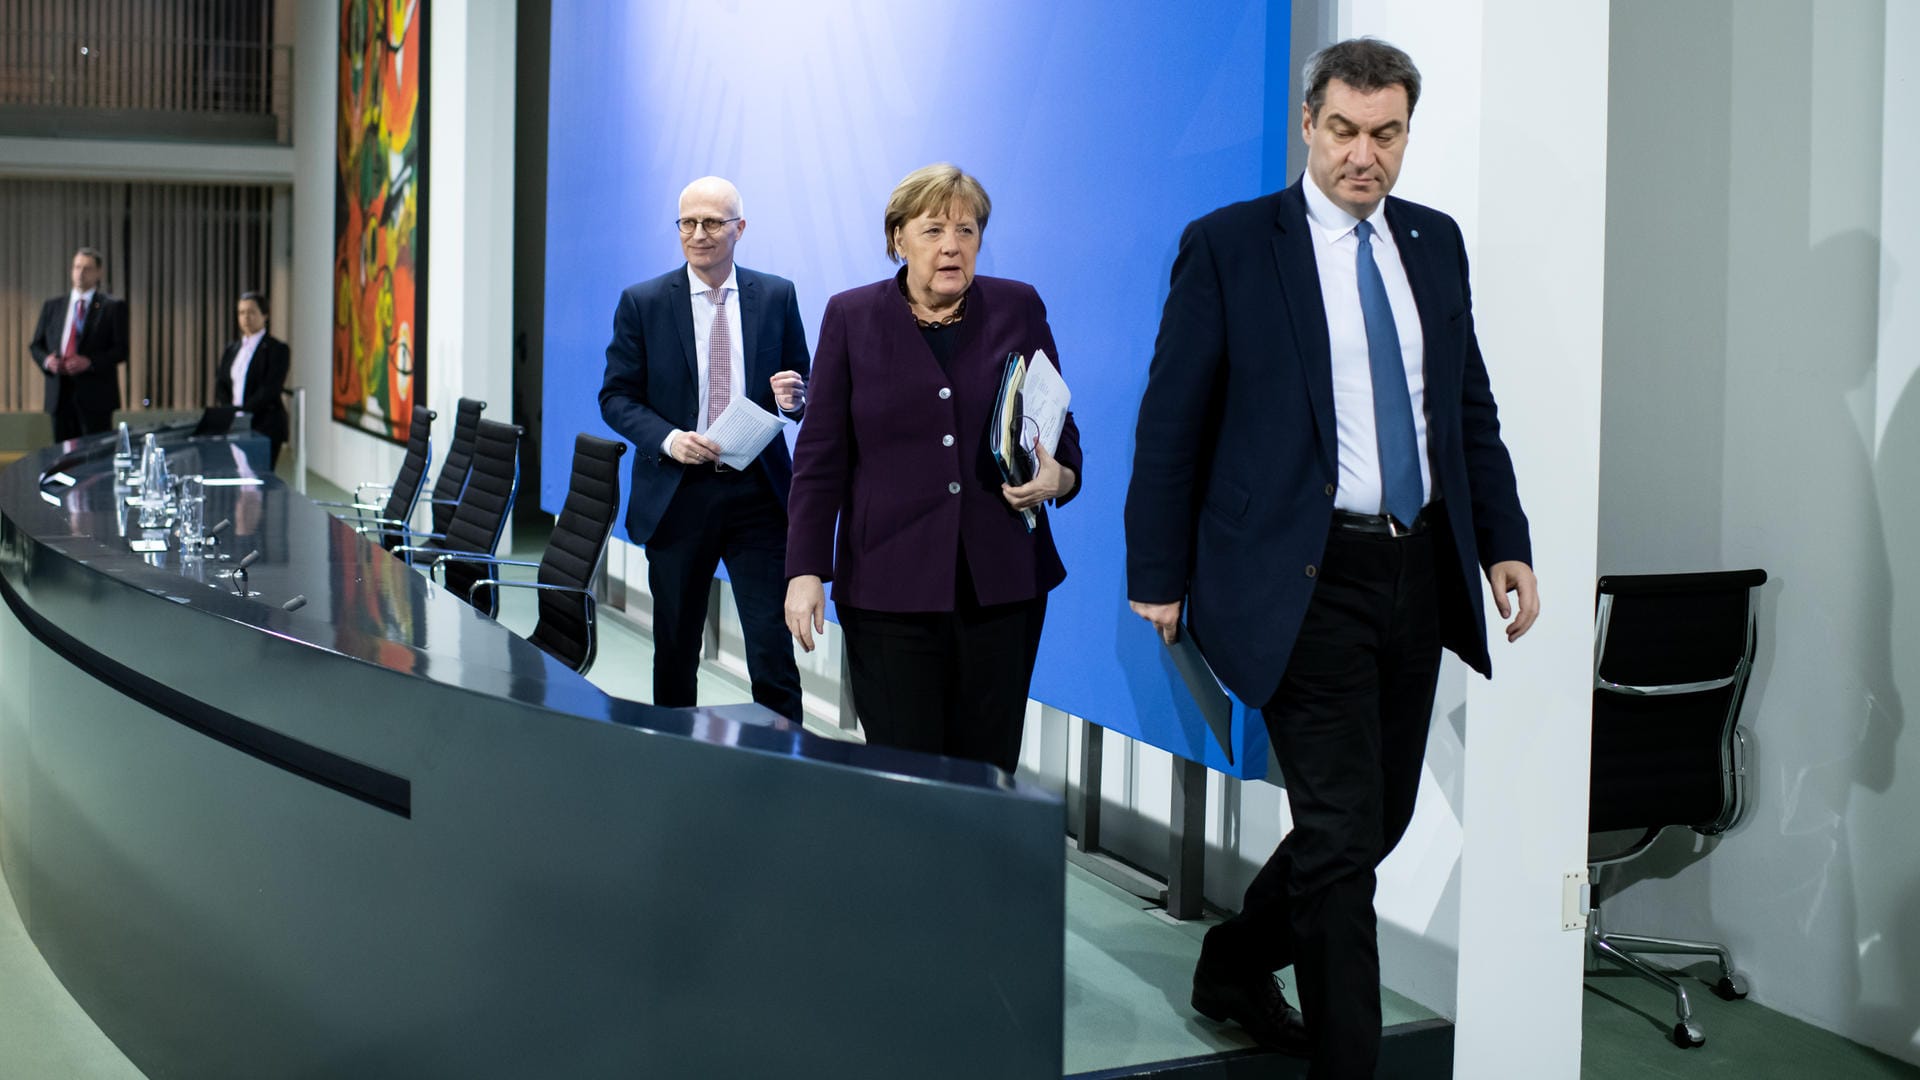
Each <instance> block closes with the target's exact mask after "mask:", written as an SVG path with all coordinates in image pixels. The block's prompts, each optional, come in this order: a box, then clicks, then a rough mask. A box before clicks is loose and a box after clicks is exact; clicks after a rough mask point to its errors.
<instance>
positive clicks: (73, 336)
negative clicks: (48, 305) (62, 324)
mask: <svg viewBox="0 0 1920 1080" xmlns="http://www.w3.org/2000/svg"><path fill="white" fill-rule="evenodd" d="M86 322H87V298H86V297H84V296H83V297H81V298H80V299H78V300H75V301H74V302H73V325H72V326H69V327H67V346H66V348H64V349H62V350H61V351H60V355H62V356H72V355H73V350H74V349H75V348H78V347H79V345H80V331H81V329H82V328H83V327H84V326H85V325H86Z"/></svg>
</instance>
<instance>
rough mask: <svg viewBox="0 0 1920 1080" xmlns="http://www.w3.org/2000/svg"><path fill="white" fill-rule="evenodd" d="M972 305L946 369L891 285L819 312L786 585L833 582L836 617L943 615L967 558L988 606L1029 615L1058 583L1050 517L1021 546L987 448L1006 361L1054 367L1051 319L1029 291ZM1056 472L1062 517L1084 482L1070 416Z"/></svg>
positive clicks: (864, 290)
mask: <svg viewBox="0 0 1920 1080" xmlns="http://www.w3.org/2000/svg"><path fill="white" fill-rule="evenodd" d="M966 303H967V313H966V318H965V319H963V320H961V321H960V323H959V324H957V325H956V326H954V327H952V328H951V332H953V333H955V334H958V335H959V336H958V338H957V339H956V341H955V344H954V355H953V359H952V361H951V364H950V366H949V367H948V368H946V369H943V368H942V367H941V366H940V361H939V360H938V359H936V358H935V357H934V355H933V350H932V349H930V348H928V347H927V343H926V340H925V339H924V338H923V337H922V336H921V332H920V328H919V325H918V324H917V323H916V322H915V321H914V318H913V312H912V311H911V310H910V309H909V308H908V307H907V302H906V299H905V298H904V297H903V296H901V295H900V286H899V278H898V277H891V278H887V279H886V280H884V281H877V282H874V283H873V284H871V285H862V286H861V287H859V288H857V289H849V290H847V291H846V292H843V293H841V294H839V295H838V296H835V297H834V298H833V299H831V300H829V301H827V312H826V315H825V316H823V317H822V318H821V320H820V352H819V356H818V358H817V359H818V363H816V364H815V366H814V378H813V386H812V388H811V390H810V391H809V400H808V409H809V412H808V413H807V422H806V423H805V424H803V425H802V426H801V428H800V438H799V441H798V442H796V443H795V444H794V453H795V456H796V461H795V463H794V476H793V503H792V506H791V507H790V514H789V517H790V524H789V525H788V532H787V576H788V577H789V578H793V577H798V576H800V575H802V574H815V575H818V576H819V577H820V578H821V579H822V580H830V581H832V582H833V583H834V586H833V598H834V600H835V602H837V603H844V604H851V605H853V606H854V607H860V608H869V609H872V610H875V611H896V612H912V611H920V612H925V611H952V610H953V609H954V606H955V605H954V591H955V590H954V586H955V572H956V570H957V569H958V567H959V565H960V562H959V558H960V550H961V548H962V545H963V542H964V548H965V551H966V555H967V568H968V572H969V573H970V574H971V575H972V577H973V587H974V592H975V594H976V595H977V597H978V598H979V600H980V602H981V603H982V604H1005V603H1012V602H1013V601H1016V600H1031V599H1033V598H1034V597H1036V596H1041V595H1044V594H1045V593H1046V592H1047V591H1048V590H1049V589H1052V588H1053V587H1054V586H1055V585H1058V584H1060V582H1061V580H1062V579H1064V578H1065V577H1066V570H1065V568H1064V567H1063V566H1062V565H1061V563H1060V555H1059V552H1058V551H1056V550H1055V548H1054V546H1053V533H1052V529H1051V526H1050V525H1049V524H1048V521H1047V515H1046V512H1045V509H1044V508H1042V509H1041V510H1040V514H1039V518H1040V522H1039V527H1038V528H1037V529H1035V531H1033V532H1032V533H1028V532H1027V529H1026V526H1025V525H1023V524H1021V522H1020V518H1019V516H1018V515H1017V514H1015V513H1014V511H1013V509H1012V508H1011V507H1009V506H1008V505H1007V502H1006V500H1005V499H1004V498H1003V497H1002V496H1001V494H1000V484H1001V478H1000V475H999V473H998V471H997V470H996V469H995V467H994V465H993V461H992V459H991V458H990V457H989V456H988V454H987V451H986V449H985V448H984V445H983V444H984V443H985V440H986V437H987V429H988V425H989V423H990V418H991V415H992V413H993V403H994V398H995V397H996V396H998V393H999V390H1000V379H1001V375H1002V373H1003V372H1004V370H1005V367H1006V360H1007V354H1008V353H1010V352H1018V353H1023V354H1025V355H1027V356H1032V355H1033V352H1034V350H1036V349H1045V350H1046V351H1047V356H1048V357H1050V358H1052V359H1053V361H1054V362H1055V364H1056V365H1057V364H1058V363H1059V360H1060V353H1059V349H1058V348H1057V347H1056V346H1055V345H1054V343H1053V330H1052V329H1051V328H1050V327H1048V325H1047V309H1046V305H1044V304H1042V303H1041V302H1040V294H1039V293H1037V292H1035V291H1034V288H1033V286H1031V285H1028V284H1025V283H1023V282H1019V281H1009V280H1007V279H1005V278H991V277H975V278H974V279H973V285H972V287H971V288H970V289H969V290H968V292H967V301H966ZM946 332H948V331H942V333H946ZM1064 370H1065V369H1062V373H1063V374H1064ZM1056 456H1057V457H1058V459H1059V461H1060V463H1061V464H1062V465H1065V466H1066V467H1067V468H1070V469H1072V470H1073V471H1074V474H1075V477H1076V479H1075V481H1074V483H1075V487H1074V490H1073V491H1069V492H1068V493H1067V494H1065V495H1063V496H1061V497H1060V498H1059V499H1058V500H1056V504H1060V503H1065V502H1066V501H1067V500H1069V499H1071V498H1072V497H1073V496H1074V495H1075V494H1076V493H1078V491H1079V486H1080V478H1082V476H1083V474H1082V470H1081V460H1080V429H1079V428H1078V427H1076V426H1075V425H1074V422H1073V416H1072V414H1071V413H1069V414H1068V416H1067V423H1066V426H1065V429H1064V430H1063V431H1062V432H1061V433H1060V448H1059V450H1058V451H1057V455H1056ZM836 519H837V520H838V522H839V530H838V536H839V538H838V542H837V545H836V541H835V529H834V523H835V521H836Z"/></svg>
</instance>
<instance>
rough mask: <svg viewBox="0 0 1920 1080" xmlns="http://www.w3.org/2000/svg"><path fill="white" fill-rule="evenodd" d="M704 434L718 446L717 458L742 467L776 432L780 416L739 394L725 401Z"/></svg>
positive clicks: (749, 463) (755, 456)
mask: <svg viewBox="0 0 1920 1080" xmlns="http://www.w3.org/2000/svg"><path fill="white" fill-rule="evenodd" d="M706 434H707V438H709V439H712V440H713V441H714V442H716V443H718V444H719V445H720V460H721V461H724V462H726V463H727V464H728V465H731V466H733V467H734V468H736V469H745V468H746V467H748V466H749V465H752V464H753V459H754V458H757V457H759V456H760V451H762V450H765V449H766V448H767V444H768V443H770V442H772V441H773V439H774V436H776V435H778V434H780V418H779V417H778V416H775V415H773V414H772V413H770V412H768V411H767V410H765V409H763V408H761V407H760V406H758V405H755V404H754V403H753V400H752V399H751V398H749V397H747V396H746V395H744V394H742V395H741V396H739V397H737V398H734V399H733V400H732V401H729V402H727V407H726V408H724V409H722V410H720V415H719V417H717V418H716V419H715V420H714V421H713V424H712V425H711V426H709V427H708V428H707V432H706Z"/></svg>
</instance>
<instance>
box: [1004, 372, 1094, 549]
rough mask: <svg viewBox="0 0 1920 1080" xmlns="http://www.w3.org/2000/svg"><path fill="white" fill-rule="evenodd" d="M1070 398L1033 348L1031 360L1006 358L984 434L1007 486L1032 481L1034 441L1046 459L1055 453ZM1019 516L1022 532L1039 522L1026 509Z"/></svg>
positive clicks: (1063, 384) (1064, 385)
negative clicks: (1023, 528) (988, 428)
mask: <svg viewBox="0 0 1920 1080" xmlns="http://www.w3.org/2000/svg"><path fill="white" fill-rule="evenodd" d="M1072 400H1073V395H1072V394H1071V393H1069V392H1068V390H1067V383H1066V380H1064V379H1062V378H1061V377H1060V372H1059V370H1058V369H1056V368H1055V367H1054V366H1053V361H1052V360H1050V359H1048V358H1047V353H1046V350H1044V349H1036V350H1034V353H1033V359H1032V361H1028V359H1027V358H1026V357H1024V356H1021V355H1020V354H1019V353H1008V354H1007V368H1006V371H1005V372H1003V373H1002V374H1001V376H1000V392H999V394H998V396H996V397H995V398H994V403H993V421H992V423H993V427H992V428H991V429H990V430H989V431H988V432H987V449H988V451H989V452H990V453H991V454H992V455H993V461H994V464H996V465H998V466H999V467H1000V475H1001V476H1003V477H1005V478H1006V481H1007V483H1009V484H1012V485H1013V486H1015V487H1019V486H1020V485H1022V484H1026V483H1029V482H1031V481H1032V480H1033V476H1034V473H1035V472H1036V471H1037V470H1038V469H1039V467H1040V459H1039V456H1038V455H1037V454H1035V453H1034V450H1033V447H1034V444H1035V443H1036V442H1037V443H1039V444H1040V445H1042V446H1045V447H1046V448H1047V454H1048V456H1052V455H1054V454H1056V453H1058V452H1059V450H1060V432H1061V431H1062V429H1064V428H1065V427H1066V424H1067V405H1068V404H1069V403H1070V402H1071V401H1072ZM1020 517H1021V519H1022V520H1024V521H1025V522H1026V525H1027V531H1028V532H1032V531H1033V528H1034V526H1035V525H1036V524H1037V523H1038V522H1039V515H1038V513H1036V512H1035V511H1034V510H1032V509H1027V510H1022V511H1020Z"/></svg>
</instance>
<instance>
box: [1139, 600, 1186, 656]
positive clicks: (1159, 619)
mask: <svg viewBox="0 0 1920 1080" xmlns="http://www.w3.org/2000/svg"><path fill="white" fill-rule="evenodd" d="M1127 606H1128V607H1130V608H1132V609H1133V613H1134V614H1135V615H1138V616H1140V617H1141V618H1143V619H1145V620H1147V621H1148V622H1150V623H1152V624H1153V628H1154V629H1155V630H1158V631H1160V640H1161V641H1164V642H1166V643H1167V644H1169V645H1171V644H1173V643H1174V642H1176V641H1178V640H1180V601H1178V600H1175V601H1174V602H1173V603H1171V604H1143V603H1141V602H1140V601H1138V600H1129V601H1127Z"/></svg>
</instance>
